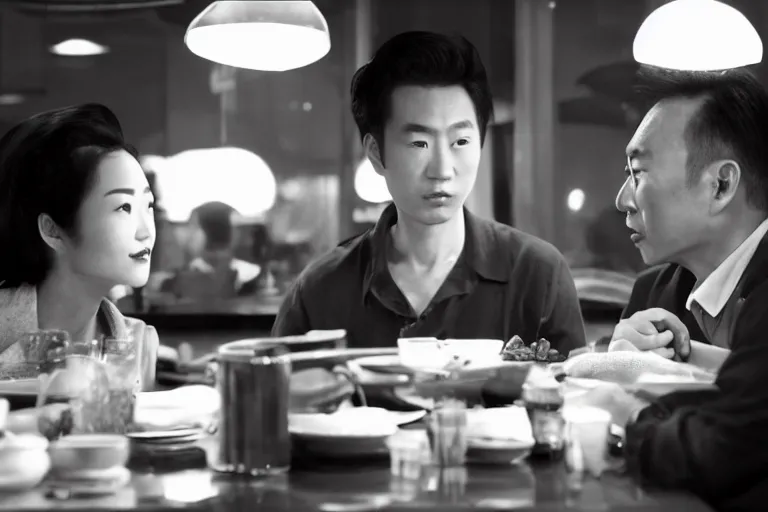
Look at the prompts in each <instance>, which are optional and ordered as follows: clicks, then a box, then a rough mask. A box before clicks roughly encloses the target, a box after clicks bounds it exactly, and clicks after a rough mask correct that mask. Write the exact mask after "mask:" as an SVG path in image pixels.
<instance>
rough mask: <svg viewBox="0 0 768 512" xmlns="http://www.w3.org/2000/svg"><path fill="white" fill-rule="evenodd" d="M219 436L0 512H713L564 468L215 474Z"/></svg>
mask: <svg viewBox="0 0 768 512" xmlns="http://www.w3.org/2000/svg"><path fill="white" fill-rule="evenodd" d="M217 443H218V437H217V436H216V435H212V436H210V437H208V438H205V439H203V440H201V441H199V442H198V443H197V444H196V445H195V446H192V447H188V448H185V449H183V450H180V451H170V452H149V451H146V450H144V449H141V448H137V447H134V451H133V454H132V456H131V459H130V461H129V465H128V467H129V469H130V470H131V473H132V475H131V480H130V482H129V483H128V484H127V485H126V486H125V487H124V488H122V489H120V490H119V491H117V492H116V493H114V494H110V495H107V496H97V497H88V498H84V497H77V496H61V495H58V496H54V495H51V494H49V493H47V492H46V490H45V487H44V486H38V487H37V488H35V489H33V490H30V491H25V492H21V493H6V494H0V511H4V510H9V511H10V510H13V511H38V510H39V511H43V510H87V511H115V510H137V511H166V510H168V511H175V510H190V511H222V512H223V511H227V512H236V511H265V512H266V511H274V512H279V511H286V512H288V511H291V512H305V511H306V512H309V511H318V512H320V511H323V512H355V511H361V512H362V511H403V512H406V511H428V510H435V511H438V510H439V511H444V512H449V511H470V510H471V511H473V512H482V511H501V510H505V511H509V510H515V511H528V510H542V511H550V510H551V511H555V510H573V511H605V512H609V511H610V512H613V511H634V512H639V511H646V510H648V511H651V510H668V511H678V510H685V511H687V512H699V511H700V512H705V511H710V510H713V509H712V508H710V507H709V506H707V505H706V504H705V503H704V502H703V501H701V500H700V499H698V498H697V497H695V496H693V495H690V494H688V493H685V492H680V491H674V492H672V491H663V490H648V489H643V488H641V487H639V486H638V485H637V484H636V483H634V481H633V480H632V479H631V478H629V477H628V476H626V475H623V474H621V473H620V472H607V473H603V474H602V475H601V476H600V477H599V478H594V477H592V476H583V477H582V478H574V475H573V474H570V473H568V472H567V471H566V469H565V465H564V463H563V462H562V460H560V461H558V460H539V459H535V460H532V459H529V460H527V461H524V462H522V463H518V464H508V465H503V466H498V465H497V466H490V465H489V466H479V465H478V466H474V465H467V466H460V467H453V468H442V469H440V468H434V467H432V468H424V469H423V471H422V472H421V476H420V477H419V478H417V479H411V478H408V479H406V478H403V477H401V476H395V475H394V474H393V473H392V471H391V469H390V462H389V458H388V457H386V456H385V457H379V458H374V459H370V458H368V459H359V460H355V459H346V460H327V461H321V460H310V459H307V458H304V459H301V458H299V457H294V462H293V463H292V467H291V469H290V471H288V472H287V473H284V474H281V475H276V476H270V477H250V476H248V477H246V476H240V475H231V474H223V473H217V472H215V471H213V470H211V469H209V464H208V461H209V460H211V459H210V458H211V457H212V456H215V455H214V454H215V453H216V450H217V448H218V444H217Z"/></svg>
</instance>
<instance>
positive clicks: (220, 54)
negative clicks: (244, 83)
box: [184, 1, 331, 71]
mask: <svg viewBox="0 0 768 512" xmlns="http://www.w3.org/2000/svg"><path fill="white" fill-rule="evenodd" d="M184 42H185V44H186V45H187V48H189V50H190V51H191V52H192V53H194V54H195V55H198V56H200V57H202V58H204V59H208V60H210V61H213V62H217V63H219V64H225V65H227V66H232V67H236V68H243V69H253V70H259V71H287V70H289V69H297V68H301V67H304V66H307V65H309V64H312V63H313V62H316V61H318V60H320V59H322V58H323V57H324V56H325V55H326V54H327V53H328V52H329V51H330V49H331V37H330V34H329V32H328V23H327V22H326V21H325V18H324V17H323V15H322V13H321V12H320V10H319V9H318V8H317V6H315V4H314V3H313V2H310V1H271V2H270V1H219V2H213V3H212V4H211V5H209V6H208V7H207V8H205V10H203V12H201V13H200V14H199V15H198V16H197V17H196V18H195V19H194V20H193V21H192V23H191V24H190V25H189V28H187V33H186V35H185V36H184Z"/></svg>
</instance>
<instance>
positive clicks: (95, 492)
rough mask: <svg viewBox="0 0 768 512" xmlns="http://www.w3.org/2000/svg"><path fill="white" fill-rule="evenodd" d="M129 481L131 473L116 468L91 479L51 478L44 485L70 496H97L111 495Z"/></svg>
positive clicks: (124, 469) (121, 468)
mask: <svg viewBox="0 0 768 512" xmlns="http://www.w3.org/2000/svg"><path fill="white" fill-rule="evenodd" d="M130 480H131V472H130V471H129V470H128V469H126V468H123V467H116V468H112V469H108V470H106V471H104V472H102V473H101V474H100V475H98V476H96V477H94V478H93V479H86V478H82V479H77V480H67V479H66V478H51V479H49V480H46V481H45V483H44V485H45V486H46V487H47V488H48V489H49V490H51V491H53V492H57V491H58V492H62V491H63V492H69V493H71V494H80V495H90V496H99V495H105V494H112V493H114V492H116V491H118V490H119V489H121V488H123V487H125V485H126V484H127V483H128V482H129V481H130Z"/></svg>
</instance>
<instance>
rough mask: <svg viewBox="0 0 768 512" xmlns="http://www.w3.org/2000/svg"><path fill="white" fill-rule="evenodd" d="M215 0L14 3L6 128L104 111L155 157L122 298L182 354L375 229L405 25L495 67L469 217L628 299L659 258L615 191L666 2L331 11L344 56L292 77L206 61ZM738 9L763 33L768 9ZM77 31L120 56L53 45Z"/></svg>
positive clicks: (250, 326)
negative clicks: (153, 199) (364, 144)
mask: <svg viewBox="0 0 768 512" xmlns="http://www.w3.org/2000/svg"><path fill="white" fill-rule="evenodd" d="M208 3H209V2H207V1H201V0H187V1H184V0H152V1H149V0H80V1H79V6H80V7H79V8H74V9H73V8H72V6H77V5H78V2H75V1H73V0H67V1H66V2H61V1H55V0H20V1H16V0H8V1H4V2H2V4H0V132H5V131H6V130H7V129H9V128H10V127H11V126H12V125H13V124H14V123H16V122H18V121H19V120H21V119H22V118H24V117H26V116H29V115H32V114H34V113H37V112H40V111H43V110H47V109H51V108H55V107H60V106H64V105H69V104H76V103H83V102H101V103H104V104H105V105H107V106H109V107H110V108H111V109H113V110H114V111H115V112H116V114H117V115H118V117H119V119H120V120H121V122H122V124H123V128H124V130H125V134H126V137H127V139H128V140H129V141H130V142H132V143H133V144H134V145H135V146H136V147H137V148H138V149H139V151H140V153H141V154H142V155H143V157H142V163H143V165H144V166H145V170H146V171H147V172H149V173H150V175H151V176H152V182H153V186H154V187H155V190H156V195H157V196H158V206H159V209H158V211H157V213H156V221H157V228H158V241H157V244H156V247H155V252H154V254H153V261H152V268H153V270H152V277H151V279H150V283H149V284H148V285H147V286H146V287H145V288H144V289H143V290H116V292H115V299H116V300H117V301H118V304H119V306H120V308H121V309H122V310H123V311H125V312H126V313H129V314H132V315H135V316H140V317H143V318H145V319H146V320H147V321H149V322H150V323H152V324H154V325H156V326H157V327H158V330H159V331H160V335H161V339H162V340H163V342H164V343H169V344H174V340H181V339H184V340H192V341H195V340H198V341H200V342H202V340H206V341H210V342H211V343H215V344H218V343H221V342H223V341H228V340H229V339H235V338H238V337H244V336H243V333H244V332H247V333H248V335H258V334H263V333H265V332H267V331H268V329H269V328H270V326H271V323H272V320H273V318H274V314H275V313H276V311H277V308H278V306H279V304H280V301H281V299H282V296H283V294H284V293H285V290H286V288H287V287H288V286H289V285H290V283H291V282H292V280H293V279H294V278H295V276H296V275H297V274H298V273H299V272H300V271H301V270H302V269H303V268H304V266H305V265H306V264H307V262H308V261H309V260H310V259H311V258H313V257H315V256H316V255H318V254H320V253H322V252H324V251H326V250H328V249H330V248H332V247H334V246H335V245H336V244H337V243H338V242H339V241H341V240H343V239H345V238H348V237H350V236H352V235H354V234H356V233H359V232H362V231H363V230H364V229H366V228H367V227H368V226H370V225H372V223H373V222H374V221H375V219H376V218H377V216H378V214H379V212H380V211H381V210H382V208H383V207H384V206H385V205H386V202H378V201H385V200H386V196H387V193H386V189H385V188H383V187H384V185H383V182H382V181H381V180H376V178H377V177H376V176H374V175H372V173H370V174H366V173H365V166H364V165H363V166H361V159H362V152H361V147H360V143H359V138H358V136H357V133H356V127H355V126H354V122H353V120H352V117H351V114H350V109H349V83H350V79H351V76H352V74H353V73H354V71H355V69H357V67H359V66H360V65H361V64H363V63H364V62H366V61H367V60H368V59H369V58H370V56H371V52H372V50H374V49H375V48H377V47H378V46H379V45H380V44H382V43H383V42H384V41H385V40H386V39H388V38H390V37H391V36H393V35H395V34H397V33H399V32H402V31H406V30H417V29H422V30H434V31H442V32H458V33H461V34H463V35H465V36H466V37H467V38H469V39H470V40H471V41H472V42H473V43H474V44H475V45H476V46H477V48H478V49H479V51H480V54H481V56H482V58H483V60H484V62H485V64H486V67H487V69H488V73H489V78H490V80H491V84H492V88H493V93H494V95H495V99H496V104H495V121H494V125H493V127H492V128H491V130H490V135H489V137H488V139H487V141H486V145H485V148H484V153H483V162H482V164H481V167H482V169H481V171H480V173H479V177H478V182H477V185H476V187H475V190H474V192H473V194H472V196H471V197H470V199H469V202H468V206H469V208H470V209H471V210H473V211H475V212H476V213H478V214H479V215H483V216H487V217H493V218H495V219H496V220H498V221H500V222H504V223H508V224H511V225H513V226H516V227H518V228H520V229H522V230H524V231H528V232H531V233H534V234H536V235H538V236H541V237H542V238H544V239H546V240H549V241H550V242H552V243H553V244H555V245H556V246H557V247H558V248H559V249H560V250H561V251H562V252H563V253H564V254H565V255H566V257H567V259H568V261H569V262H570V264H571V267H572V269H573V272H574V275H576V276H577V278H578V279H580V280H581V281H580V282H594V280H592V281H590V276H594V272H593V271H592V270H590V269H599V270H602V271H610V272H615V273H617V274H621V275H623V276H625V277H623V278H622V277H618V276H617V275H612V277H610V278H609V279H607V280H605V282H608V283H613V284H614V285H617V287H618V288H619V289H618V291H617V290H613V291H611V290H609V291H608V292H606V293H608V294H610V293H617V294H619V295H621V294H622V293H626V291H627V290H629V288H630V287H631V282H632V276H633V275H634V274H635V273H636V272H637V271H639V270H641V269H642V268H643V263H642V261H641V259H640V257H639V254H638V253H637V251H636V250H635V248H634V246H633V245H632V243H631V241H630V240H629V236H628V232H627V231H626V229H625V228H624V218H623V216H622V214H620V213H619V212H617V211H616V210H615V207H614V198H615V195H616V192H617V191H618V189H619V187H620V186H621V184H622V182H623V180H624V171H623V167H624V162H625V157H624V148H625V146H626V144H627V142H628V141H629V139H630V137H631V135H632V132H633V131H634V128H635V127H636V125H637V123H638V122H639V120H640V119H641V118H642V115H643V114H644V112H643V111H642V107H640V106H639V105H636V104H634V103H633V99H632V87H631V84H632V81H633V76H634V72H635V69H636V64H635V62H634V60H633V58H632V40H633V38H634V35H635V33H636V31H637V29H638V27H639V26H640V24H641V22H642V21H643V19H644V18H645V17H646V16H647V15H648V14H649V13H650V12H651V11H652V10H653V9H655V8H656V7H658V6H659V5H661V4H663V3H664V1H663V0H622V1H617V0H560V1H557V2H555V1H547V0H472V1H471V2H470V1H467V0H321V1H316V2H315V3H316V5H317V6H318V7H319V9H320V10H321V11H322V13H323V14H324V15H325V18H326V20H327V22H328V25H329V28H330V35H331V41H332V47H331V51H330V53H329V54H328V55H327V56H326V57H325V58H323V59H321V60H320V61H318V62H316V63H314V64H312V65H309V66H307V67H305V68H301V69H297V70H292V71H286V72H282V73H277V72H272V73H270V72H257V71H248V70H241V69H238V70H235V69H234V68H226V67H222V66H220V65H215V64H212V63H211V62H209V61H206V60H204V59H201V58H199V57H197V56H195V55H193V54H192V53H191V52H190V51H189V50H188V49H187V48H186V46H185V45H184V41H183V39H184V31H185V29H186V27H187V25H188V24H189V23H190V22H191V21H192V19H193V18H194V16H195V15H197V14H198V13H199V12H200V11H201V10H202V9H203V8H204V7H205V6H206V5H207V4H208ZM726 3H729V4H731V5H733V6H734V7H736V8H737V9H739V10H740V11H741V12H742V13H744V15H746V16H747V18H748V19H749V20H750V21H751V22H752V24H753V25H754V26H755V27H756V28H757V30H758V32H759V33H760V35H761V37H763V39H765V35H766V34H765V28H766V26H767V25H768V19H766V15H767V11H768V2H754V1H749V0H739V1H727V2H726ZM64 4H66V5H68V6H69V7H68V8H63V5H64ZM71 39H84V40H88V41H91V42H93V43H96V44H98V45H102V46H103V47H104V48H101V49H100V50H102V51H103V53H100V54H96V55H88V56H83V55H78V56H67V55H56V54H54V53H53V51H52V47H53V46H54V45H57V44H58V43H62V42H64V41H67V40H71ZM81 43H82V42H81ZM71 46H72V44H71V42H70V47H71ZM59 49H63V50H64V51H66V50H67V46H66V45H64V46H62V47H59ZM75 49H77V44H75ZM274 51H275V52H279V51H280V49H279V48H275V49H274ZM757 69H758V73H760V76H761V77H764V78H768V77H766V76H765V70H764V69H763V68H762V67H761V66H758V68H757ZM217 148H230V149H224V150H221V149H217ZM232 148H236V149H232ZM204 203H214V204H219V203H225V204H228V205H229V206H230V207H232V208H233V209H234V213H233V214H232V215H231V216H230V215H229V213H226V215H225V221H224V222H223V223H222V222H219V223H218V224H216V226H214V228H215V229H216V230H218V231H219V235H221V231H223V232H224V233H225V235H224V239H225V240H226V239H227V236H226V232H227V231H228V230H229V229H231V231H232V234H233V237H232V239H231V244H229V245H227V244H225V245H227V247H229V248H230V249H231V250H227V248H226V247H225V248H220V249H219V251H218V252H217V257H218V258H219V260H217V261H218V262H219V263H220V265H218V266H215V268H214V269H213V271H211V272H206V273H201V272H199V271H195V269H196V268H197V267H196V265H198V264H199V256H200V250H201V247H202V245H203V243H202V242H203V240H204V239H205V234H204V233H205V232H204V231H203V230H202V229H201V228H200V223H198V222H195V219H194V216H192V217H193V218H192V219H190V217H191V212H192V210H193V209H194V208H196V207H198V206H200V205H203V204H204ZM219 206H221V205H220V204H219ZM222 208H223V209H224V210H223V211H225V212H227V210H226V207H222ZM222 208H219V209H218V210H217V211H218V212H219V214H220V213H221V211H222ZM214 209H215V208H214ZM230 221H231V227H230V224H228V222H230ZM209 270H211V269H210V268H209ZM328 293H329V295H330V296H332V295H333V290H329V291H328ZM587 295H588V292H585V297H586V298H588V297H587ZM587 302H589V301H587V300H585V303H587ZM609 302H610V301H609ZM618 302H620V300H619V301H618ZM611 311H612V312H611V315H613V316H611V317H610V318H607V319H606V318H604V317H602V320H600V319H599V318H598V317H595V318H598V320H595V321H592V322H590V325H591V328H592V331H591V334H590V335H591V336H592V337H594V336H596V335H597V334H598V333H602V332H605V330H606V329H608V328H609V327H608V326H610V325H611V324H612V323H613V322H615V315H616V312H617V311H618V309H617V308H613V309H612V310H611ZM598 316H599V315H598ZM595 326H597V328H596V327H595ZM595 329H597V330H595ZM601 329H602V330H601ZM214 330H215V331H216V334H212V332H213V331H214ZM201 349H202V350H205V348H203V347H201Z"/></svg>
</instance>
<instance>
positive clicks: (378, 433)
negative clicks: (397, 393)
mask: <svg viewBox="0 0 768 512" xmlns="http://www.w3.org/2000/svg"><path fill="white" fill-rule="evenodd" d="M417 412H418V413H422V412H423V411H417ZM422 416H423V414H422ZM415 417H416V416H415V415H410V416H405V417H403V416H400V415H398V414H393V413H392V411H388V410H386V409H381V408H378V407H352V408H349V409H340V410H338V411H337V412H335V413H332V414H321V413H309V414H306V413H300V414H289V415H288V425H289V427H288V428H289V430H290V432H291V433H292V434H296V435H301V436H311V437H323V438H359V439H366V438H382V437H388V436H390V435H392V434H394V433H395V432H396V431H397V427H398V426H399V425H401V424H405V423H410V422H411V421H414V420H413V419H412V418H415ZM403 418H404V419H403Z"/></svg>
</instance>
